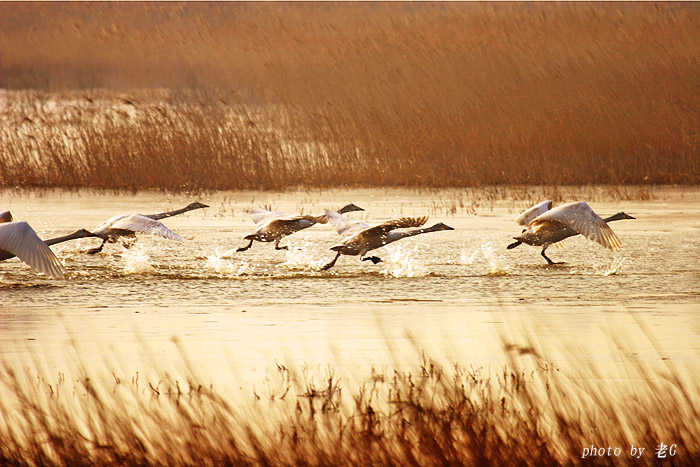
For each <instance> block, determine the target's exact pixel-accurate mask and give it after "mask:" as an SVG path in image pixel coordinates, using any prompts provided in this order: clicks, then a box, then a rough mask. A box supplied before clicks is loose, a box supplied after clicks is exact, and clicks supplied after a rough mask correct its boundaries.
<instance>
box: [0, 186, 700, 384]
mask: <svg viewBox="0 0 700 467" xmlns="http://www.w3.org/2000/svg"><path fill="white" fill-rule="evenodd" d="M699 195H700V192H699V191H698V190H695V189H684V190H681V189H666V190H663V189H659V190H657V191H656V192H655V199H651V200H644V201H627V200H614V199H612V198H613V197H612V196H609V197H608V199H606V197H605V196H604V195H601V196H600V197H599V198H598V199H596V200H595V201H590V204H591V205H592V207H593V208H594V210H596V211H597V212H598V213H599V214H600V215H601V216H607V215H612V214H614V213H616V212H618V211H625V212H627V213H628V214H630V215H632V216H634V217H636V218H637V219H636V220H629V221H620V222H616V223H614V224H611V226H612V228H613V230H614V231H615V232H616V233H617V235H618V236H619V237H620V239H621V241H622V243H623V247H622V249H621V250H620V251H617V252H612V251H608V250H606V249H604V248H602V247H600V246H599V245H597V244H594V243H593V242H590V241H588V240H586V239H584V238H582V237H577V238H571V239H569V240H567V246H566V248H564V249H555V248H550V249H549V250H548V255H549V256H550V257H551V258H552V259H554V260H555V261H566V263H565V264H561V265H554V266H550V265H547V264H546V262H545V261H544V259H543V258H542V257H541V256H540V254H539V252H540V250H539V248H535V247H529V246H527V245H522V246H520V247H518V248H516V249H513V250H506V246H507V245H508V244H509V243H510V242H511V236H512V235H514V234H516V233H518V232H519V230H520V228H519V226H517V225H516V224H515V223H514V222H513V218H514V217H515V216H516V215H517V214H518V212H519V211H520V210H522V209H524V208H526V207H528V206H529V204H531V202H530V201H510V200H495V201H494V200H491V201H488V202H483V201H482V202H480V203H479V204H478V205H476V207H475V205H474V204H472V205H470V206H465V205H464V201H465V200H464V198H463V195H459V194H455V192H453V191H452V192H435V193H429V194H425V193H423V194H421V193H416V192H412V191H401V190H355V191H332V192H298V193H286V194H279V193H252V192H239V193H220V194H216V195H204V196H201V197H199V200H200V201H202V202H204V203H206V204H209V205H210V206H211V207H210V208H208V209H205V210H199V211H194V212H190V213H187V214H185V215H182V216H178V217H173V218H169V219H165V220H164V221H163V222H164V223H165V224H166V225H167V226H168V227H169V228H171V229H172V230H174V231H175V232H177V233H179V234H180V235H182V236H183V237H185V238H186V239H187V240H186V241H185V242H184V243H177V242H172V241H167V240H162V239H159V238H155V237H150V236H143V235H142V236H139V238H138V241H137V242H136V243H135V245H134V246H133V247H131V248H129V249H125V248H124V247H123V246H122V245H121V244H108V245H107V246H106V247H105V248H104V250H103V252H102V253H101V254H98V255H94V256H90V255H86V254H84V251H85V250H86V249H88V248H92V247H95V246H97V245H98V244H99V240H97V239H82V240H78V241H73V242H68V243H64V244H61V245H56V246H54V247H53V249H54V251H55V252H56V254H57V256H58V257H59V258H60V259H61V260H62V261H63V263H64V264H65V265H66V268H67V269H68V271H69V273H68V276H67V279H66V280H63V281H56V280H50V279H48V278H46V277H44V276H40V275H37V274H36V273H34V272H33V271H32V270H31V269H29V268H28V267H27V266H26V265H25V264H23V263H21V262H19V261H18V260H16V259H13V260H9V261H5V262H2V263H0V298H1V300H2V305H1V307H0V328H1V329H2V333H1V334H0V356H2V357H3V358H5V359H15V358H19V359H22V358H30V357H31V358H34V359H37V358H38V359H39V360H41V361H42V362H43V363H44V364H46V365H48V367H49V369H50V370H54V369H55V370H57V371H61V369H63V368H65V367H66V366H69V363H68V362H69V360H70V359H71V358H72V356H73V355H75V352H76V348H78V349H79V350H80V352H81V355H82V358H86V355H87V356H88V357H87V359H88V363H89V361H90V360H94V361H95V362H102V361H103V360H104V359H105V358H109V359H112V358H113V359H115V361H118V362H119V365H121V366H122V367H123V370H124V371H125V372H127V373H128V372H136V371H147V367H148V365H149V364H151V363H153V361H152V359H153V358H156V363H157V364H159V365H164V366H167V365H168V364H170V363H171V362H178V361H181V360H182V358H181V356H180V354H179V353H178V352H177V351H176V348H175V345H174V344H173V338H174V337H176V338H177V339H178V341H179V342H180V343H181V344H182V346H183V348H184V349H186V353H187V357H188V358H189V359H190V360H191V361H192V362H193V363H194V364H195V365H196V366H197V367H198V368H200V370H201V371H202V374H203V375H204V376H206V377H210V378H211V380H212V381H222V382H226V381H228V380H229V378H230V377H231V375H232V374H236V375H237V376H236V378H239V379H237V380H238V381H240V378H241V377H242V378H243V379H244V380H248V379H255V378H256V377H258V376H260V375H261V374H264V372H265V371H266V370H265V369H266V368H269V366H270V365H274V364H275V363H281V362H296V363H298V364H308V365H324V364H326V363H328V362H332V363H333V364H336V365H345V366H352V367H364V368H369V367H371V366H375V367H384V366H388V365H394V366H397V365H399V366H400V365H401V364H403V363H404V362H411V361H415V359H416V355H417V353H416V352H417V351H419V350H425V351H426V352H427V353H428V354H429V355H430V356H431V357H433V358H436V359H438V360H440V359H444V360H445V361H453V362H454V361H458V362H462V363H463V364H465V365H473V366H477V367H479V366H486V367H491V368H498V367H499V366H500V365H502V364H503V361H504V360H503V358H504V356H503V350H502V340H503V339H505V340H507V341H509V342H510V341H512V342H514V343H517V344H518V345H520V344H523V345H524V343H525V341H526V340H527V336H528V335H530V336H531V338H533V339H535V341H536V343H537V345H538V346H540V348H542V349H545V350H546V351H547V358H548V359H549V360H552V361H553V362H554V363H556V364H557V365H561V366H566V365H568V364H571V363H572V362H581V361H592V362H594V363H596V364H598V365H600V366H602V367H603V368H610V369H611V371H612V370H614V367H615V361H616V360H617V359H618V358H619V356H618V357H616V356H615V355H616V353H615V352H611V345H612V340H611V337H614V338H618V339H619V340H620V341H621V342H624V343H625V344H626V345H629V346H630V349H631V350H630V352H633V353H634V354H635V356H636V357H638V358H643V359H645V361H648V362H650V363H653V362H659V361H668V359H672V360H673V361H674V362H678V363H679V364H682V365H688V366H691V367H697V366H698V363H699V362H700V357H699V355H700V339H698V332H699V331H700V318H698V313H699V312H700V203H699V202H698V201H699V200H700V196H699ZM1 199H2V204H0V208H1V209H3V210H4V209H10V210H12V212H13V214H14V216H15V218H16V219H17V220H26V221H28V222H29V223H30V224H31V225H32V226H33V227H34V228H35V230H37V232H38V233H39V235H40V236H41V237H42V238H51V237H53V236H60V235H65V234H67V233H69V232H72V231H73V230H75V229H77V228H81V227H85V228H88V229H90V228H93V227H95V226H97V225H98V224H99V223H101V222H102V221H104V220H106V219H108V218H109V217H111V216H113V215H114V214H119V213H125V214H126V213H142V214H151V213H156V212H162V211H168V210H171V209H176V208H179V207H182V206H185V205H186V204H188V203H189V202H190V201H192V198H188V197H186V196H167V195H163V194H158V193H142V194H137V195H111V194H95V193H89V192H80V193H69V192H50V193H44V194H38V193H33V194H26V193H25V194H17V193H9V192H5V193H3V194H2V198H1ZM577 199H580V198H577ZM348 202H354V203H355V204H357V205H359V206H362V207H363V208H365V209H366V211H365V212H361V213H351V214H350V217H352V218H355V219H361V220H363V221H365V222H367V223H370V224H371V223H374V222H381V221H383V220H386V219H389V218H393V217H397V216H419V215H425V214H429V215H430V216H431V218H430V220H429V221H428V224H432V223H434V222H445V223H447V224H449V225H450V226H452V227H454V228H455V230H454V231H445V232H436V233H430V234H426V235H422V236H417V237H414V238H410V239H405V240H402V241H400V242H397V243H394V244H392V245H389V246H387V247H385V248H383V249H380V250H377V251H376V254H377V256H380V257H381V258H382V259H383V260H384V262H383V263H380V264H377V265H373V264H372V263H371V262H369V261H367V262H361V261H359V259H358V258H356V257H341V258H340V259H339V260H338V262H337V264H336V266H335V267H334V268H333V269H331V270H330V271H327V272H324V271H319V267H320V266H321V265H323V264H325V263H326V262H328V261H330V260H331V259H332V258H333V256H334V253H333V252H331V251H329V250H328V248H329V247H330V246H332V245H333V244H334V243H336V242H337V241H339V239H340V237H339V236H338V235H337V234H336V233H335V232H334V231H333V230H332V229H331V227H330V226H328V225H319V226H315V227H313V228H310V229H307V230H305V231H303V232H300V233H298V234H295V235H293V236H290V237H288V238H287V239H285V240H283V241H282V244H283V245H288V246H289V250H288V251H275V250H274V248H273V246H272V244H261V243H255V244H254V245H253V247H252V248H251V249H250V250H248V251H246V252H242V253H236V252H235V249H236V248H237V247H240V246H244V245H245V244H246V243H247V242H246V241H244V240H241V236H242V235H244V234H245V233H247V232H248V231H250V230H252V228H253V222H252V220H251V219H250V217H249V215H248V214H247V213H246V212H245V211H246V210H247V209H249V208H251V207H254V206H260V205H263V204H267V203H271V204H272V205H273V208H274V209H275V210H279V211H282V212H287V213H296V212H305V213H318V214H320V213H321V212H323V209H325V208H338V207H339V206H341V205H343V204H345V203H348ZM644 329H648V331H647V333H646V334H645V332H644ZM407 335H408V336H412V339H413V340H411V339H407V338H406V336H407ZM650 336H651V340H650ZM652 341H653V342H652ZM654 344H656V345H657V347H658V348H655V347H654ZM658 349H662V350H661V352H660V351H659V350H658ZM37 355H39V357H37ZM173 364H175V363H173ZM256 375H257V376H256Z"/></svg>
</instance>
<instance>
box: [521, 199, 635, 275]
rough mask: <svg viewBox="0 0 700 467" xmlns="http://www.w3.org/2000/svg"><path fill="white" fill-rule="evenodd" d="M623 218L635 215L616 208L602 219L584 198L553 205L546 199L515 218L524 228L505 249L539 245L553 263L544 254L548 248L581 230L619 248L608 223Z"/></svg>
mask: <svg viewBox="0 0 700 467" xmlns="http://www.w3.org/2000/svg"><path fill="white" fill-rule="evenodd" d="M622 219H634V217H632V216H630V215H628V214H625V213H624V212H618V213H617V214H615V215H613V216H610V217H607V218H605V219H601V218H600V216H598V214H596V213H595V212H593V209H591V207H590V206H589V205H588V204H586V202H584V201H579V202H574V203H568V204H563V205H561V206H558V207H556V208H554V209H552V201H550V200H547V201H544V202H542V203H540V204H537V205H535V206H533V207H531V208H530V209H528V210H526V211H524V212H523V213H522V214H520V215H519V216H518V217H516V218H515V222H517V223H518V224H520V225H524V226H525V228H524V229H523V231H522V233H521V234H520V235H518V236H517V237H513V238H514V239H515V240H517V241H516V242H513V243H511V244H510V245H508V249H509V250H510V249H513V248H515V247H517V246H519V245H521V244H522V243H527V244H528V245H533V246H541V247H542V253H541V254H542V257H543V258H544V259H546V260H547V263H549V264H556V263H555V262H554V261H552V260H551V259H549V257H547V255H546V254H545V251H546V250H547V248H548V247H549V246H550V245H554V244H556V243H559V242H562V241H563V240H564V239H566V238H569V237H573V236H574V235H579V234H581V235H583V236H584V237H586V238H587V239H589V240H592V241H594V242H596V243H598V244H600V245H602V246H604V247H605V248H609V249H611V250H618V249H619V248H620V246H621V245H622V243H620V239H619V238H617V235H615V232H613V231H612V229H611V228H610V226H608V224H607V223H608V222H612V221H617V220H622Z"/></svg>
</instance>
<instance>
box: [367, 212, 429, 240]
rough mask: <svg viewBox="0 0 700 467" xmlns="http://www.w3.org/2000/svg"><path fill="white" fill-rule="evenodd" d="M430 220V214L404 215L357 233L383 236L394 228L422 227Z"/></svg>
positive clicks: (368, 235)
mask: <svg viewBox="0 0 700 467" xmlns="http://www.w3.org/2000/svg"><path fill="white" fill-rule="evenodd" d="M426 222H428V216H422V217H402V218H400V219H392V220H390V221H386V222H384V223H382V224H379V225H375V226H374V227H370V228H368V229H365V230H363V231H361V232H359V233H357V235H362V236H367V237H374V236H381V235H385V234H387V233H389V232H391V231H392V230H394V229H406V228H409V227H420V226H421V225H423V224H425V223H426Z"/></svg>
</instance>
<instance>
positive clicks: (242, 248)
mask: <svg viewBox="0 0 700 467" xmlns="http://www.w3.org/2000/svg"><path fill="white" fill-rule="evenodd" d="M251 246H253V240H251V241H250V243H249V244H248V246H243V247H241V248H238V249H236V253H238V252H239V251H246V250H247V249H248V248H250V247H251Z"/></svg>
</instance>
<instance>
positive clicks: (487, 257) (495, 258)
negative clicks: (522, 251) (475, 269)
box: [460, 242, 509, 276]
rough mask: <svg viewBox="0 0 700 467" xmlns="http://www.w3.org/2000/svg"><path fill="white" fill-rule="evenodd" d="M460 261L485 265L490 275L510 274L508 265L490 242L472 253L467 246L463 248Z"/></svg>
mask: <svg viewBox="0 0 700 467" xmlns="http://www.w3.org/2000/svg"><path fill="white" fill-rule="evenodd" d="M460 261H461V263H462V264H467V265H472V264H473V265H478V266H481V265H483V266H485V267H486V271H487V273H486V274H487V275H489V276H506V275H508V269H509V267H508V265H507V264H506V262H505V260H504V259H503V257H501V255H499V254H498V253H497V252H496V249H495V248H494V247H493V245H492V244H491V243H490V242H489V243H484V244H483V245H481V246H480V247H479V248H477V249H476V250H474V251H472V252H471V253H469V251H468V250H467V249H466V248H463V249H462V252H461V254H460Z"/></svg>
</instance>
